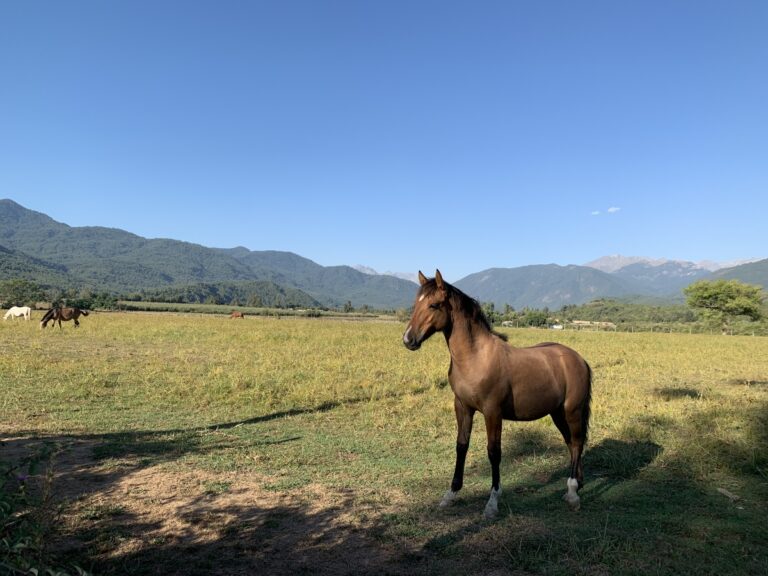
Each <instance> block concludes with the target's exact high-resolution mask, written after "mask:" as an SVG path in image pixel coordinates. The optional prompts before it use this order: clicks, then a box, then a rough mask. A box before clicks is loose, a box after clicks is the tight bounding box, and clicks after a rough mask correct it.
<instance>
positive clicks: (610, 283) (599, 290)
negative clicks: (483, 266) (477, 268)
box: [456, 264, 641, 309]
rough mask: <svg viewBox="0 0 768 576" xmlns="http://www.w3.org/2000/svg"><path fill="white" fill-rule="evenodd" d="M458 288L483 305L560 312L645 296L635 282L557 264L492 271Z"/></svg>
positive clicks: (470, 278) (472, 277) (463, 281)
mask: <svg viewBox="0 0 768 576" xmlns="http://www.w3.org/2000/svg"><path fill="white" fill-rule="evenodd" d="M456 286H457V287H459V288H460V289H461V290H463V291H464V292H466V293H467V294H469V295H471V296H472V297H473V298H476V299H478V300H480V301H482V302H493V303H494V304H495V305H496V306H503V305H504V304H510V305H511V306H513V307H514V308H516V309H520V308H524V307H529V308H545V307H548V308H550V309H558V308H560V307H562V306H563V305H565V304H582V303H584V302H589V301H591V300H594V299H596V298H607V297H614V298H615V297H622V296H629V295H631V294H639V293H641V290H640V288H639V287H637V286H635V285H633V284H632V283H631V282H628V281H626V280H623V279H621V278H618V277H615V276H613V275H611V274H607V273H605V272H601V271H599V270H596V269H594V268H589V267H586V266H558V265H556V264H546V265H534V266H521V267H519V268H491V269H488V270H484V271H482V272H478V273H476V274H470V275H469V276H467V277H465V278H462V279H461V280H459V281H458V282H456Z"/></svg>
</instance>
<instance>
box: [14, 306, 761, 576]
mask: <svg viewBox="0 0 768 576" xmlns="http://www.w3.org/2000/svg"><path fill="white" fill-rule="evenodd" d="M81 323H82V325H81V327H80V328H79V329H77V330H75V329H74V327H73V326H72V325H71V323H68V324H65V325H64V329H63V330H61V331H60V330H59V329H58V328H55V329H53V330H52V329H50V328H49V329H47V330H45V331H41V330H40V329H39V327H38V324H37V323H36V322H30V323H23V322H20V321H16V322H11V321H7V322H2V323H0V350H2V354H0V390H1V391H2V395H0V402H1V403H2V409H1V410H0V437H1V438H2V439H3V444H2V445H0V460H2V461H3V462H5V463H6V464H8V463H10V462H13V461H18V460H19V459H21V458H24V457H25V456H28V455H29V454H33V453H35V451H40V450H41V449H43V450H45V452H44V453H45V454H46V455H50V457H49V456H46V457H45V462H46V463H47V462H49V461H50V466H49V468H48V469H47V472H45V473H41V474H39V478H38V479H37V480H38V485H42V486H43V492H45V498H44V500H45V501H46V502H48V503H49V504H48V508H51V509H52V510H53V511H52V512H50V513H49V514H48V516H47V517H46V523H45V528H46V530H48V531H49V532H48V533H46V535H45V542H46V546H45V551H44V552H45V554H46V558H53V559H55V561H56V562H58V563H59V565H61V566H65V565H69V564H70V563H75V564H77V565H79V566H81V567H83V568H85V569H87V570H89V571H92V572H93V573H94V574H134V575H139V574H141V575H143V574H252V573H260V574H297V573H298V574H300V573H326V574H353V573H354V574H360V573H376V574H390V573H391V574H407V573H412V574H448V575H450V574H488V575H494V576H498V575H503V574H512V575H516V576H520V575H525V574H563V575H565V574H568V575H573V574H591V575H609V574H610V575H613V574H719V575H722V574H734V575H736V574H740V575H741V574H766V573H768V528H766V525H767V524H766V519H768V340H766V339H765V338H761V337H746V336H745V337H740V336H733V337H724V336H708V335H680V334H639V333H635V334H630V333H618V334H617V333H596V332H554V331H538V330H522V329H521V330H514V329H505V330H504V331H505V332H506V333H507V334H508V335H509V338H510V342H511V343H513V344H514V345H517V346H525V345H529V344H533V343H536V342H538V341H541V340H553V339H555V340H557V341H561V342H563V343H565V344H567V345H569V346H572V347H573V348H575V349H576V350H578V351H579V352H581V353H582V354H583V355H584V356H585V358H587V360H588V361H589V362H590V364H591V365H592V368H593V370H594V389H593V419H592V423H591V436H590V442H589V445H588V448H587V452H586V454H585V460H584V465H585V476H586V485H585V487H584V489H583V490H582V492H581V496H582V508H581V510H580V511H579V512H576V513H573V512H570V511H569V510H568V509H567V506H566V504H565V503H564V502H563V501H562V500H561V496H562V494H563V493H564V491H565V477H566V464H567V454H566V450H565V447H564V446H563V444H562V439H561V438H560V436H559V434H558V433H557V431H556V429H555V427H554V425H553V424H552V423H551V421H550V420H548V419H547V420H541V421H537V422H532V423H505V428H504V438H503V461H502V487H503V489H504V493H503V496H502V501H501V505H500V512H501V517H500V519H499V520H497V521H496V522H493V523H488V522H485V521H483V520H482V511H483V506H484V503H485V500H486V498H487V492H488V488H489V486H490V466H489V465H488V463H487V458H486V455H485V438H484V437H485V430H484V426H483V421H482V418H480V417H478V418H476V420H475V429H474V434H473V439H472V445H471V448H470V453H469V455H468V460H467V473H466V479H465V488H464V490H463V497H462V498H461V500H460V501H459V502H458V503H457V504H456V505H455V506H454V507H453V508H451V509H448V510H438V509H437V503H438V502H439V500H440V497H441V496H442V494H443V492H444V491H445V490H446V489H447V488H448V486H449V483H450V478H451V475H452V472H453V459H454V446H455V424H454V416H453V404H452V393H451V391H450V388H449V387H448V384H447V369H448V354H447V350H446V347H445V344H444V341H443V339H442V337H441V336H438V337H435V338H433V339H432V340H430V341H429V342H427V343H426V344H425V346H424V347H423V348H422V349H421V350H420V351H419V352H408V351H407V350H406V349H405V348H404V347H403V346H402V344H401V334H402V331H403V328H404V326H403V325H402V324H399V323H395V322H388V323H386V322H345V321H341V320H329V319H306V318H283V319H276V318H266V317H265V318H247V319H246V320H244V321H239V320H229V319H226V318H224V317H219V316H212V315H174V314H134V313H95V314H93V315H91V316H89V317H87V318H84V319H82V322H81ZM6 489H9V488H8V487H6ZM11 529H12V527H11V528H8V527H6V531H8V530H11ZM3 536H4V537H5V535H3ZM0 571H2V568H1V567H0Z"/></svg>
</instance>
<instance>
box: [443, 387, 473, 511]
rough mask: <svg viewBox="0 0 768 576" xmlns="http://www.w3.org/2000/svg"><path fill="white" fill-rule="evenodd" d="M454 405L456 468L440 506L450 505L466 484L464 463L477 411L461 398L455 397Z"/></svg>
mask: <svg viewBox="0 0 768 576" xmlns="http://www.w3.org/2000/svg"><path fill="white" fill-rule="evenodd" d="M453 407H454V410H455V411H456V426H457V428H458V433H457V435H456V468H455V469H454V471H453V480H452V481H451V489H450V490H448V492H446V493H445V495H444V496H443V499H442V500H441V501H440V507H441V508H443V507H445V506H448V505H450V504H451V503H452V502H453V501H454V500H455V499H456V496H457V495H458V493H459V490H461V487H462V486H464V463H465V462H466V459H467V450H468V449H469V438H470V436H471V435H472V418H473V417H474V415H475V411H474V410H472V409H470V408H467V407H466V406H464V404H462V402H461V400H459V399H458V398H454V400H453Z"/></svg>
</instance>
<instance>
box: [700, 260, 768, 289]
mask: <svg viewBox="0 0 768 576" xmlns="http://www.w3.org/2000/svg"><path fill="white" fill-rule="evenodd" d="M712 277H713V278H714V279H717V280H719V279H723V280H739V281H741V282H746V283H747V284H756V285H758V286H762V287H763V288H764V289H766V290H768V258H766V259H765V260H758V261H757V262H751V263H749V264H742V265H741V266H736V267H734V268H723V269H722V270H718V271H717V272H715V273H713V274H712Z"/></svg>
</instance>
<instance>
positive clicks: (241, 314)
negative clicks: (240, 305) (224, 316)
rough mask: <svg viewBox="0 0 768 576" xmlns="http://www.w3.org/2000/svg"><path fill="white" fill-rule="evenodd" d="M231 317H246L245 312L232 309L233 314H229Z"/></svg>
mask: <svg viewBox="0 0 768 576" xmlns="http://www.w3.org/2000/svg"><path fill="white" fill-rule="evenodd" d="M229 317H230V318H245V314H243V313H242V312H238V311H237V310H232V314H230V315H229Z"/></svg>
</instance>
